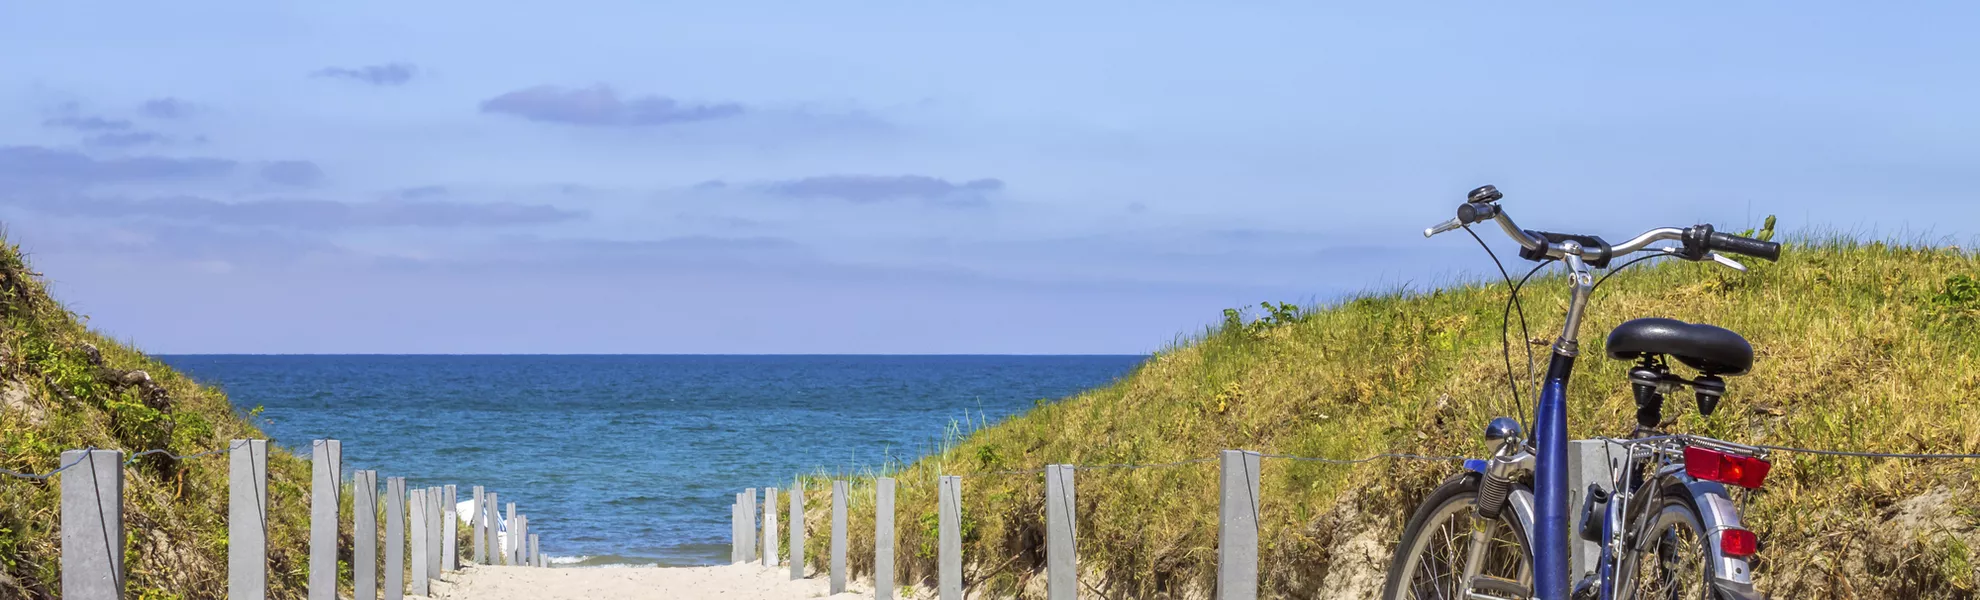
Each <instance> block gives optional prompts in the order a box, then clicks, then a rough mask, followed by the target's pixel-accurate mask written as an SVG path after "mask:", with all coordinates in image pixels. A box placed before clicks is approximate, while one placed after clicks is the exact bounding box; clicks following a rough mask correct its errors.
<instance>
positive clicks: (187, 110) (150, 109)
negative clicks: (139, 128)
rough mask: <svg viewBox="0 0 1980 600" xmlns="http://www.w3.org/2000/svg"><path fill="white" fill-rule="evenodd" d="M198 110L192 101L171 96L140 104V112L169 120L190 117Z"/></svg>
mask: <svg viewBox="0 0 1980 600" xmlns="http://www.w3.org/2000/svg"><path fill="white" fill-rule="evenodd" d="M196 111H197V109H196V108H195V107H194V106H193V104H192V103H191V102H187V101H184V100H180V99H178V98H170V97H167V98H153V99H150V100H146V101H144V104H140V105H138V114H141V115H144V116H146V117H150V118H153V119H164V120H168V121H169V120H177V119H184V118H186V117H190V116H192V114H193V113H194V112H196Z"/></svg>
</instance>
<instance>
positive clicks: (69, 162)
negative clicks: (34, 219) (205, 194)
mask: <svg viewBox="0 0 1980 600" xmlns="http://www.w3.org/2000/svg"><path fill="white" fill-rule="evenodd" d="M239 166H240V164H239V163H237V162H235V161H232V160H227V159H221V158H176V157H165V156H133V157H122V158H95V157H92V156H89V155H86V154H83V153H81V152H75V151H72V150H56V149H52V148H45V147H41V146H6V147H0V187H8V188H14V189H23V188H27V189H43V188H47V187H64V188H79V187H86V186H89V185H94V184H106V183H149V182H163V181H184V180H195V179H207V178H214V177H221V176H225V175H228V174H230V173H232V172H233V171H234V170H235V169H236V168H238V167H239Z"/></svg>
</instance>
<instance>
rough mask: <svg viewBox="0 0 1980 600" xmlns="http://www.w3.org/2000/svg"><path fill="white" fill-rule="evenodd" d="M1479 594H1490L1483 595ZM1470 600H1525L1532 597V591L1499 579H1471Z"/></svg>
mask: <svg viewBox="0 0 1980 600" xmlns="http://www.w3.org/2000/svg"><path fill="white" fill-rule="evenodd" d="M1480 592H1491V594H1483V593H1480ZM1470 596H1471V600H1510V599H1512V598H1518V599H1519V600H1526V599H1528V598H1532V597H1533V590H1531V589H1528V588H1527V587H1526V586H1523V585H1520V584H1519V582H1517V581H1513V580H1511V579H1501V578H1498V577H1493V576H1490V575H1479V576H1477V577H1473V578H1471V594H1470Z"/></svg>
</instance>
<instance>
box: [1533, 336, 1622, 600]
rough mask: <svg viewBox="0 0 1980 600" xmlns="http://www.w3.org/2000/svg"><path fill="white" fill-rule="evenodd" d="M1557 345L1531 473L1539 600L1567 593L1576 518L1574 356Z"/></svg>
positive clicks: (1562, 599) (1537, 413) (1536, 421)
mask: <svg viewBox="0 0 1980 600" xmlns="http://www.w3.org/2000/svg"><path fill="white" fill-rule="evenodd" d="M1577 304H1579V303H1577ZM1569 342H1570V343H1571V340H1569ZM1559 346H1560V344H1558V343H1557V344H1556V347H1557V350H1556V352H1555V353H1554V355H1553V359H1552V360H1550V361H1548V363H1547V380H1546V383H1545V384H1544V387H1542V388H1540V404H1539V406H1537V407H1535V408H1534V411H1533V412H1534V414H1533V447H1534V454H1535V455H1536V458H1537V459H1538V461H1537V463H1536V466H1535V468H1534V473H1533V504H1534V507H1533V509H1534V510H1533V512H1534V517H1535V518H1534V523H1533V537H1534V540H1533V591H1534V595H1535V596H1537V597H1539V598H1540V599H1541V600H1567V597H1568V573H1569V570H1568V548H1569V546H1568V543H1569V541H1570V540H1569V538H1568V524H1569V523H1572V522H1573V520H1572V518H1571V517H1570V516H1569V515H1568V469H1567V456H1568V448H1567V443H1568V434H1567V384H1568V375H1569V374H1571V373H1573V372H1574V355H1573V354H1562V353H1560V352H1559V351H1558V347H1559ZM1606 596H1607V594H1606V593H1605V594H1604V597H1606Z"/></svg>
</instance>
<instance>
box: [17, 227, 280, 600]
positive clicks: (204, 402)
mask: <svg viewBox="0 0 1980 600" xmlns="http://www.w3.org/2000/svg"><path fill="white" fill-rule="evenodd" d="M0 323H4V327H0V388H4V390H6V391H8V392H11V393H14V394H18V398H20V399H21V402H23V403H24V405H25V406H26V407H27V410H15V409H7V410H5V411H4V412H0V466H4V467H6V468H8V469H12V470H15V471H21V472H47V471H50V470H52V469H54V468H55V467H56V466H57V461H58V457H59V455H60V453H61V452H62V451H63V450H69V449H78V448H83V447H85V446H95V447H98V448H110V449H119V450H124V451H125V452H126V453H127V454H128V453H131V452H133V451H137V450H149V449H153V448H164V449H168V450H171V451H172V452H173V453H174V454H192V453H195V452H202V451H206V450H210V449H214V448H221V447H224V446H225V445H226V444H227V441H228V440H230V439H234V438H260V437H263V436H262V433H261V432H260V431H259V430H257V429H256V428H255V427H254V426H253V425H252V424H251V423H250V422H249V421H248V419H247V418H246V417H245V416H244V415H239V414H236V412H235V411H234V408H233V406H232V405H231V404H229V403H228V401H227V398H226V396H225V395H223V394H221V393H220V391H219V390H216V389H214V388H211V387H206V386H201V385H199V384H197V383H195V382H193V381H192V380H190V379H188V378H186V377H184V376H183V375H180V374H179V373H177V372H176V371H173V370H172V369H171V368H170V367H167V366H165V364H164V363H161V362H159V361H157V360H155V359H152V358H150V357H148V356H145V355H144V354H143V353H141V352H139V351H137V350H136V349H134V348H132V347H130V346H128V345H126V344H120V343H118V342H116V341H115V340H112V339H110V338H108V337H106V336H104V335H103V334H101V333H99V332H96V331H93V330H91V329H89V328H88V327H87V326H86V325H85V324H84V321H83V320H82V319H81V318H79V317H78V316H76V315H74V314H73V313H70V312H69V311H68V310H66V309H64V308H63V307H62V306H61V305H59V304H57V303H56V302H55V301H54V300H52V299H50V298H49V297H48V295H47V293H46V291H45V289H44V287H43V285H42V283H41V282H40V280H39V277H38V276H36V275H35V274H33V273H32V272H31V271H30V270H29V268H28V265H27V263H26V261H25V259H24V258H23V257H22V256H21V253H20V250H19V249H18V248H17V247H15V246H13V245H12V244H8V243H5V242H4V241H0ZM86 347H94V348H96V349H97V350H98V351H99V352H100V356H101V363H100V364H98V363H96V362H93V361H92V360H91V358H90V356H89V354H88V352H87V350H86ZM132 370H142V371H144V372H145V373H146V374H148V375H150V377H151V379H152V380H153V381H155V382H156V383H157V384H158V386H159V388H158V390H159V391H158V392H147V391H146V390H145V389H143V386H138V385H128V384H125V383H122V382H121V381H119V380H118V379H117V377H119V376H121V375H123V374H125V373H128V372H129V371H132ZM58 479H59V478H58ZM308 480H309V464H308V462H307V461H306V460H303V459H299V458H296V457H294V456H291V455H288V454H286V453H283V452H279V451H278V452H270V456H269V461H268V496H269V498H268V499H269V513H270V514H269V534H268V543H269V560H270V565H269V593H270V597H272V598H301V597H302V596H303V585H304V581H305V572H306V570H307V552H306V543H307V542H306V540H307V536H308V531H307V527H308V525H307V522H308V509H307V506H308V498H307V493H308ZM124 485H125V488H124V489H125V500H124V526H125V531H126V539H125V540H124V548H125V564H126V567H127V569H128V579H127V590H128V592H129V596H130V597H132V598H143V599H166V598H219V597H224V596H225V595H226V549H227V534H226V531H227V529H226V514H227V457H226V455H225V454H224V453H222V454H219V455H214V456H208V457H204V458H198V459H192V460H184V461H178V460H170V459H169V458H167V457H162V456H149V457H145V458H143V459H140V460H138V461H137V462H136V463H135V464H133V465H131V466H130V467H128V468H127V469H126V470H125V480H124ZM60 487H61V485H60V482H59V480H55V481H47V482H40V481H29V480H22V479H15V478H12V477H4V476H0V597H7V598H53V597H56V596H57V594H58V593H59V591H60V589H61V585H60V582H61V579H60V572H59V564H60V560H59V558H60V556H59V553H58V552H59V551H58V542H59V533H60V532H59V529H58V524H59V506H60V505H59V500H60V497H61V492H60Z"/></svg>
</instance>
